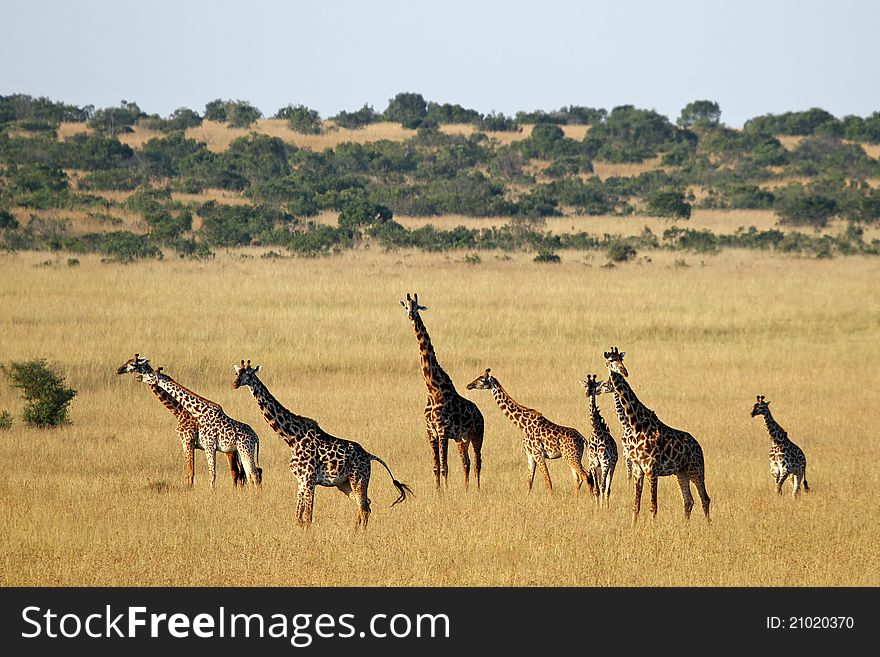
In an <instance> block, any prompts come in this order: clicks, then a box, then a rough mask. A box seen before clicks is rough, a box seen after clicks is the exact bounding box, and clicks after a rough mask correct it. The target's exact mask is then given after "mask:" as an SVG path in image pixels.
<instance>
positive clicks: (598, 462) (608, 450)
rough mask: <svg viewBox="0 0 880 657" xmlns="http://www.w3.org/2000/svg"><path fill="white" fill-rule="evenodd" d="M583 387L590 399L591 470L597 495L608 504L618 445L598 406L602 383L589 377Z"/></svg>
mask: <svg viewBox="0 0 880 657" xmlns="http://www.w3.org/2000/svg"><path fill="white" fill-rule="evenodd" d="M581 385H582V386H584V389H585V391H586V393H587V397H589V398H590V429H591V432H590V438H589V440H588V442H587V453H588V454H589V455H590V470H591V471H592V473H593V479H594V480H595V481H596V490H595V492H596V495H597V496H598V498H599V499H600V500H604V502H605V503H606V504H607V503H608V500H609V498H610V497H611V482H612V480H613V479H614V468H615V467H616V466H617V443H615V442H614V437H613V436H612V435H611V432H610V431H609V430H608V425H607V424H605V419H604V418H603V417H602V414H601V413H600V412H599V407H598V406H597V405H596V395H597V394H598V392H597V391H598V389H599V386H601V385H602V381H596V375H595V374H593V375H590V374H588V375H587V380H586V381H581Z"/></svg>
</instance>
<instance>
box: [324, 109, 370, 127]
mask: <svg viewBox="0 0 880 657" xmlns="http://www.w3.org/2000/svg"><path fill="white" fill-rule="evenodd" d="M380 118H381V117H380V116H379V114H377V113H376V112H375V111H374V110H373V108H372V106H370V105H364V106H363V107H361V108H360V109H359V110H357V111H356V112H345V111H342V112H340V113H339V114H337V115H336V116H331V117H330V119H331V120H332V121H334V122H335V123H336V125H338V126H339V127H340V128H347V129H349V130H357V129H358V128H363V127H364V126H365V125H370V124H371V123H376V122H377V121H379V119H380Z"/></svg>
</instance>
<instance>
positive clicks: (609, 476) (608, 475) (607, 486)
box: [602, 463, 617, 506]
mask: <svg viewBox="0 0 880 657" xmlns="http://www.w3.org/2000/svg"><path fill="white" fill-rule="evenodd" d="M616 467H617V464H616V463H610V464H609V465H608V469H607V470H605V480H604V481H603V482H602V483H603V484H604V486H603V492H604V493H605V506H610V504H611V482H612V481H614V469H615V468H616Z"/></svg>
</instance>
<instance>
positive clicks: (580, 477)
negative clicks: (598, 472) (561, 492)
mask: <svg viewBox="0 0 880 657" xmlns="http://www.w3.org/2000/svg"><path fill="white" fill-rule="evenodd" d="M582 455H583V450H581V451H580V452H579V453H578V452H577V451H575V452H574V453H569V454H567V455H566V454H563V456H562V458H563V459H564V460H565V461H566V463H567V464H568V467H569V468H571V471H572V472H573V473H574V476H575V477H576V481H577V482H578V484H577V486H576V488H575V492H577V491H578V490H580V487H581V484H582V483H583V482H584V481H585V482H587V487H588V488H589V489H590V494H595V492H596V487H595V477H594V476H593V471H592V469H591V470H589V471H587V470H584V466H583V464H582V463H581V457H582ZM538 463H539V465H541V474H542V475H544V482H545V483H546V484H547V488H549V489H550V490H551V492H552V490H553V486H552V485H551V484H550V472H549V471H548V470H547V462H546V461H545V460H544V457H543V456H542V457H541V458H540V459H539V460H538Z"/></svg>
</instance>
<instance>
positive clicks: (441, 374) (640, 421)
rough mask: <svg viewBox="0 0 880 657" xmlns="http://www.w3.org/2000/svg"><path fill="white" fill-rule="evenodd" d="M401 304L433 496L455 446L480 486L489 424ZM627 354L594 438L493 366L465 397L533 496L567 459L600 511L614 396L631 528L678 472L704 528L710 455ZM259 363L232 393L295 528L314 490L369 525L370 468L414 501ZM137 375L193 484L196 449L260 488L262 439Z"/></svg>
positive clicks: (785, 452) (774, 462)
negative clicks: (286, 394) (500, 436)
mask: <svg viewBox="0 0 880 657" xmlns="http://www.w3.org/2000/svg"><path fill="white" fill-rule="evenodd" d="M400 304H401V305H402V306H403V308H404V310H405V311H406V315H407V318H408V319H409V321H410V322H411V323H412V326H413V329H414V330H415V334H416V340H417V341H418V346H419V354H420V361H421V367H422V375H423V377H424V380H425V385H426V388H427V403H426V405H425V424H426V428H427V438H428V442H429V444H430V447H431V454H432V458H433V473H434V482H435V486H436V488H437V489H438V490H439V489H440V487H441V480H442V482H443V485H444V486H446V487H448V463H447V453H448V446H449V441H450V440H452V441H454V442H455V444H456V446H457V447H458V451H459V455H460V457H461V464H462V468H463V471H464V484H465V487H466V488H467V486H468V484H469V481H470V472H471V458H470V455H469V450H470V449H471V448H473V455H474V463H473V465H474V475H475V477H476V484H477V488H479V487H480V473H481V470H482V447H483V432H484V420H483V414H482V413H481V412H480V409H479V408H478V407H477V405H476V404H475V403H474V402H472V401H470V400H469V399H465V398H464V397H462V396H461V395H460V394H458V392H457V391H456V389H455V386H454V385H453V383H452V379H451V378H450V377H449V375H448V374H447V373H446V371H445V370H444V369H443V368H442V367H441V366H440V364H439V363H438V361H437V356H436V354H435V352H434V347H433V345H432V343H431V338H430V336H429V335H428V331H427V329H426V328H425V324H424V322H423V321H422V318H421V314H420V313H421V311H423V310H427V307H426V306H422V305H420V304H419V297H418V295H417V294H413V295H410V294H407V295H406V301H401V302H400ZM624 356H625V353H624V352H622V351H619V350H618V349H617V347H612V348H611V349H610V351H607V352H605V353H604V358H605V364H606V366H607V368H608V379H607V380H606V381H599V380H597V379H598V377H597V375H595V374H591V375H588V376H587V379H586V381H581V384H582V385H583V387H584V391H585V393H586V396H587V398H588V399H589V417H590V435H589V437H587V438H585V437H584V436H583V435H582V434H581V433H580V432H579V431H578V430H577V429H574V428H572V427H565V426H561V425H559V424H556V423H554V422H551V421H550V420H548V419H547V418H546V417H544V415H543V414H541V413H540V412H538V411H536V410H534V409H531V408H528V407H526V406H523V405H522V404H520V403H518V402H516V401H515V400H514V399H513V398H512V397H511V396H510V395H509V394H508V392H507V391H506V390H505V389H504V388H503V387H502V385H501V383H500V382H499V381H498V379H497V378H495V377H494V376H493V375H492V373H491V372H492V371H491V369H486V371H485V372H484V373H483V374H481V375H480V376H478V377H477V378H476V379H474V381H472V382H471V383H469V384H468V385H467V389H468V390H489V391H491V393H492V397H493V398H494V400H495V402H496V403H497V404H498V406H499V408H500V409H501V410H502V412H503V413H504V414H505V415H506V416H507V417H508V419H509V420H510V421H511V422H513V423H514V424H515V425H516V426H518V427H519V429H520V430H521V431H522V434H523V438H522V447H523V451H524V452H525V454H526V460H527V462H528V474H527V478H526V481H527V490H528V492H529V493H531V490H532V484H533V482H534V478H535V471H536V470H540V472H541V476H542V478H543V479H544V483H545V485H546V487H547V489H548V491H549V492H550V493H551V494H552V493H553V483H552V481H551V479H550V472H549V470H548V468H547V461H548V460H552V459H559V458H561V459H562V460H563V461H565V463H566V464H567V465H568V466H569V468H570V469H571V473H572V477H573V478H574V485H575V491H576V492H577V491H579V490H580V489H581V487H582V486H583V484H584V483H586V484H587V486H588V488H589V490H590V493H591V494H592V495H594V496H595V498H596V500H597V501H598V502H599V503H600V504H605V505H607V504H608V502H609V498H610V495H611V483H612V481H613V478H614V470H615V467H616V465H617V460H618V451H617V444H616V443H615V441H614V438H613V436H612V435H611V432H610V430H609V429H608V425H607V424H606V423H605V420H604V419H603V417H602V414H601V413H600V411H599V408H598V405H597V403H596V397H597V396H598V395H600V394H611V395H612V397H613V399H614V407H615V411H616V413H617V417H618V420H619V422H620V425H621V427H622V430H623V434H622V436H621V439H620V445H621V449H622V452H623V457H624V462H625V466H626V474H627V480H633V483H634V498H633V507H632V511H633V521H635V519H636V518H637V516H638V514H639V510H640V507H641V497H642V488H643V485H644V482H645V480H647V482H648V487H649V491H650V505H651V514H652V515H653V516H656V514H657V480H658V478H659V477H665V476H670V475H675V476H676V478H677V479H678V483H679V487H680V488H681V495H682V500H683V502H684V513H685V517H690V513H691V510H692V508H693V506H694V498H693V495H692V493H691V485H693V486H694V488H695V489H696V491H697V495H698V496H699V498H700V502H701V505H702V508H703V513H704V515H705V516H706V520H707V521H708V520H709V504H710V498H709V494H708V493H707V492H706V482H705V464H704V459H703V450H702V448H701V447H700V443H699V442H697V440H696V438H694V437H693V436H692V435H691V434H689V433H688V432H686V431H682V430H680V429H675V428H673V427H670V426H669V425H667V424H665V423H663V422H662V421H661V420H660V419H659V418H658V417H657V414H656V413H655V412H654V411H653V410H651V409H650V408H648V407H647V406H646V405H645V404H644V403H642V402H641V401H640V400H639V398H638V397H637V396H636V394H635V392H634V391H633V389H632V387H631V386H630V385H629V382H628V380H627V378H628V376H629V373H628V372H627V369H626V367H625V366H624V364H623V359H624ZM259 371H260V366H259V365H257V366H253V367H252V366H251V361H249V360H248V361H247V362H245V361H244V360H242V361H241V362H240V364H238V365H236V366H235V379H234V381H233V383H232V387H233V388H234V389H237V388H240V387H245V388H248V389H249V390H250V391H251V394H252V395H253V396H254V399H255V400H256V402H257V405H258V406H259V408H260V411H261V413H262V415H263V417H264V419H265V420H266V422H267V423H268V424H269V426H270V427H271V428H272V429H273V430H274V431H275V433H277V434H278V435H279V436H280V437H281V438H282V440H284V442H285V443H286V444H287V446H288V447H289V448H290V451H291V459H290V464H289V467H290V471H291V473H292V474H293V476H294V479H295V480H296V483H297V503H296V514H295V520H296V523H297V524H298V525H301V526H308V525H310V524H311V522H312V510H313V504H314V496H315V488H316V487H317V486H326V487H335V488H338V489H339V490H340V491H341V492H343V493H345V494H346V495H347V496H348V497H349V498H351V499H352V501H354V503H355V504H356V505H357V509H358V520H357V524H358V526H360V527H363V528H366V526H367V521H368V519H369V515H370V499H369V497H368V495H367V491H368V487H369V483H370V473H371V466H372V462H373V461H377V462H378V463H379V464H381V465H382V466H383V467H384V468H385V470H387V471H388V474H389V476H390V477H391V482H392V484H393V485H394V487H395V488H396V489H397V492H398V493H399V496H398V498H397V499H396V500H395V502H394V503H393V504H392V505H391V506H394V505H395V504H397V503H398V502H402V501H404V500H405V499H406V497H407V494H408V493H409V494H412V490H411V489H410V488H409V486H407V485H406V484H404V483H401V482H400V481H398V480H397V479H396V478H395V477H394V475H393V473H392V472H391V468H389V467H388V465H387V464H386V463H385V461H383V460H382V459H381V458H379V457H378V456H376V455H374V454H371V453H370V452H368V451H367V450H366V449H364V448H363V447H362V446H361V445H360V444H358V443H356V442H354V441H351V440H345V439H343V438H337V437H336V436H333V435H331V434H329V433H327V432H326V431H324V430H323V429H322V428H321V427H320V425H319V424H318V423H317V422H316V421H315V420H313V419H311V418H308V417H304V416H302V415H296V414H295V413H293V412H292V411H290V410H288V409H287V408H285V407H284V406H283V405H282V404H281V403H280V402H279V401H278V400H277V399H276V398H275V397H274V396H273V395H272V393H270V392H269V390H268V388H266V386H265V385H264V384H263V383H262V382H261V381H260V379H259V377H258V376H257V375H258V373H259ZM127 373H135V374H137V376H138V378H139V379H140V380H141V381H142V382H143V383H145V384H147V385H148V386H149V387H150V389H151V390H152V392H153V394H155V395H156V397H157V398H158V399H159V401H161V402H162V404H163V405H164V406H165V407H166V408H167V409H168V410H169V411H171V413H172V414H173V415H174V416H175V418H176V419H177V435H178V438H179V439H180V443H181V445H182V447H183V450H184V454H185V459H186V460H185V468H186V480H187V484H188V485H189V486H190V487H191V486H192V485H193V478H194V453H195V450H197V449H198V450H203V451H204V452H205V455H206V458H207V464H208V476H209V481H210V485H211V487H212V488H213V487H214V482H215V478H216V457H217V452H222V453H224V454H225V455H226V457H227V459H228V463H229V470H230V473H231V476H232V481H233V486H236V487H237V486H243V485H244V484H245V482H246V481H247V482H248V483H250V484H251V485H254V486H259V485H261V483H262V476H263V470H262V468H260V467H259V465H258V460H259V444H260V443H259V437H258V436H257V433H256V432H255V431H254V430H253V429H252V428H251V427H250V426H249V425H247V424H245V423H244V422H239V421H238V420H235V419H233V418H231V417H229V416H228V415H227V414H226V413H225V412H224V411H223V408H222V407H221V406H220V405H219V404H217V403H216V402H213V401H211V400H209V399H206V398H204V397H202V396H200V395H198V394H196V393H194V392H193V391H191V390H189V389H188V388H185V387H184V386H182V385H181V384H180V383H178V382H177V381H175V380H174V379H172V378H171V377H170V376H168V375H167V374H165V373H164V372H163V371H162V368H161V367H159V368H157V369H153V367H152V366H151V365H150V362H149V360H147V359H146V358H142V357H141V356H140V354H135V356H134V358H131V359H129V360H128V361H126V362H125V363H124V364H123V365H122V366H120V367H119V368H118V369H117V374H127ZM769 404H770V402H769V401H765V399H764V397H763V396H762V395H758V396H757V400H756V402H755V405H754V407H753V408H752V412H751V416H752V417H755V416H757V415H762V416H764V421H765V423H766V425H767V431H768V433H769V434H770V439H771V442H772V447H771V450H770V471H771V474H772V475H773V477H774V480H775V482H776V490H777V493H779V494H782V485H783V483H784V482H785V480H786V479H787V478H788V477H789V476H791V477H792V494H793V495H794V496H797V495H798V494H799V493H800V489H801V486H803V488H804V490H805V491H807V492H809V490H810V488H809V485H808V484H807V479H806V466H807V463H806V457H805V456H804V453H803V451H802V450H801V449H800V447H798V446H797V445H796V444H794V443H793V442H792V441H791V440H790V439H789V438H788V434H787V433H786V432H785V430H783V429H782V427H781V426H779V424H778V423H777V422H776V421H775V420H774V419H773V416H772V415H771V413H770V407H769ZM584 453H586V455H587V459H588V466H587V468H584V466H583V457H584Z"/></svg>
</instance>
